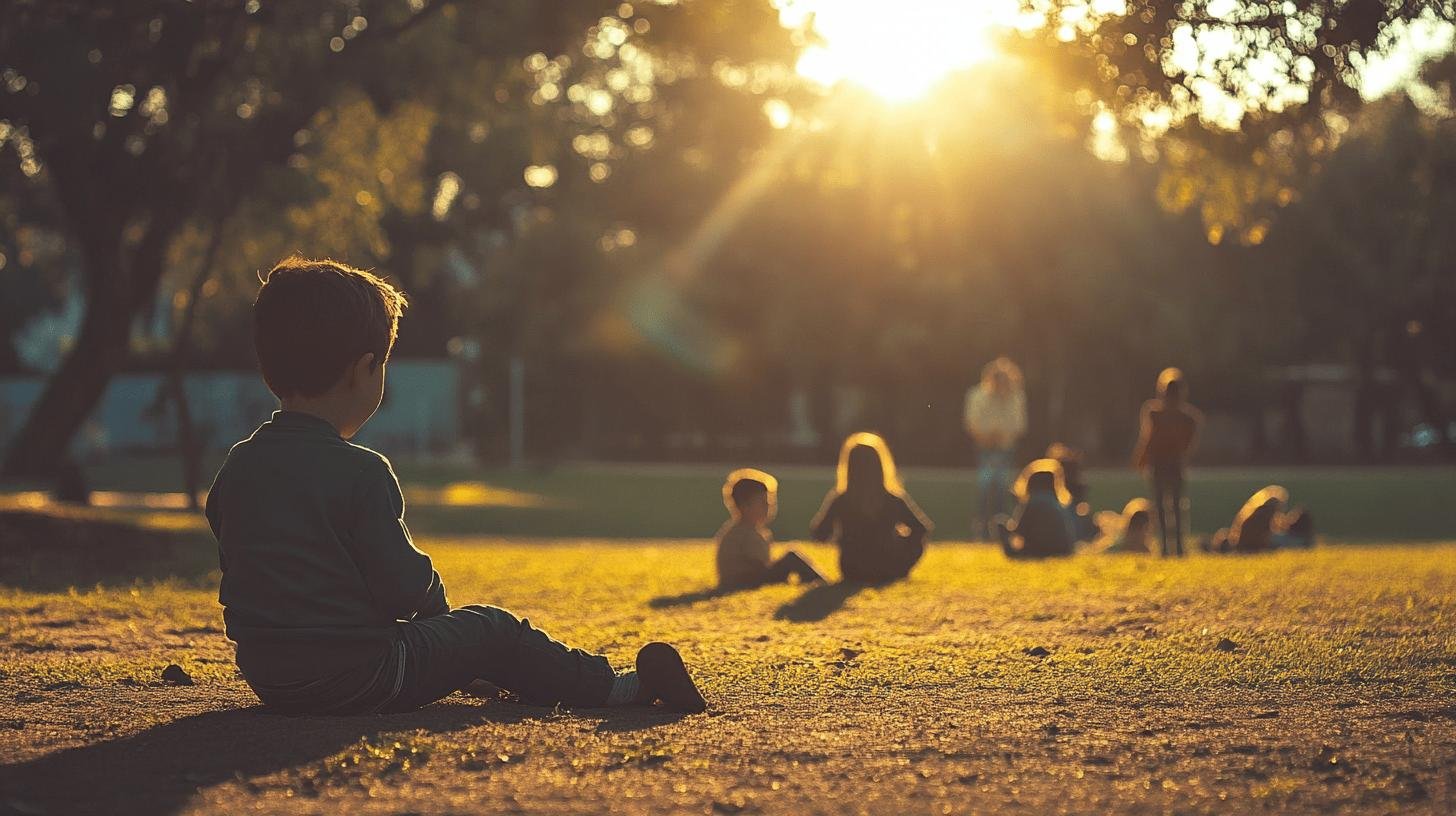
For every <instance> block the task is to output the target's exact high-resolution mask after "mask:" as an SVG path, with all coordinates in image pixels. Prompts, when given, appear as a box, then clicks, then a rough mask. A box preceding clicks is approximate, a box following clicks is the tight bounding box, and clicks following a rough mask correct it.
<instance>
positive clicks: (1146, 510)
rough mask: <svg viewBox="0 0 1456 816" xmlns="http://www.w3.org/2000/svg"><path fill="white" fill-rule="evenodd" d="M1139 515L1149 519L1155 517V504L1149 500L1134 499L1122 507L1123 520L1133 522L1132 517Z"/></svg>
mask: <svg viewBox="0 0 1456 816" xmlns="http://www.w3.org/2000/svg"><path fill="white" fill-rule="evenodd" d="M1138 513H1141V514H1143V515H1144V516H1146V517H1148V518H1152V515H1153V503H1152V502H1150V501H1148V500H1147V499H1132V500H1130V501H1128V503H1127V504H1125V505H1123V506H1122V520H1123V521H1132V517H1133V516H1135V515H1137V514H1138Z"/></svg>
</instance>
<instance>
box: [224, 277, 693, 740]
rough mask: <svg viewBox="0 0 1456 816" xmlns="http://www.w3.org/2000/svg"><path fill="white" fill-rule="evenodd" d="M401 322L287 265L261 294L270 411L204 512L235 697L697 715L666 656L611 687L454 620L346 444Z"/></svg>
mask: <svg viewBox="0 0 1456 816" xmlns="http://www.w3.org/2000/svg"><path fill="white" fill-rule="evenodd" d="M404 305H405V298H404V295H402V294H401V293H400V292H399V291H398V290H396V289H395V288H394V287H393V286H391V285H390V284H388V283H386V282H385V281H384V280H382V279H380V278H378V277H376V276H375V275H372V274H370V273H369V272H364V271H361V270H358V269H353V268H351V267H348V266H345V265H343V264H339V263H335V262H333V261H311V260H305V259H303V258H297V257H293V258H288V259H286V260H284V261H282V262H280V263H279V264H278V265H277V266H275V267H274V268H273V269H272V271H270V272H269V273H268V276H267V278H266V280H265V281H264V282H263V286H262V288H261V289H260V290H259V292H258V298H257V301H256V302H255V303H254V305H253V318H254V329H255V342H256V347H257V353H258V363H259V366H260V368H261V369H262V373H263V379H264V381H265V382H267V384H268V388H269V389H270V390H271V391H272V392H273V393H274V395H276V396H277V397H278V399H279V400H280V401H281V403H282V410H280V411H276V412H274V414H273V417H272V419H270V420H269V421H267V422H265V423H263V425H262V426H261V427H259V428H258V430H257V431H255V432H254V433H253V435H252V436H250V437H248V438H247V439H245V440H243V441H242V442H239V443H238V444H237V445H235V446H233V449H232V450H231V451H230V452H229V453H228V457H227V460H226V461H225V462H224V463H223V466H222V469H221V470H220V471H218V474H217V478H216V480H215V481H214V482H213V485H212V491H211V493H210V494H209V495H208V498H207V520H208V523H209V524H210V525H211V527H212V531H213V534H214V535H215V536H216V537H217V541H218V553H219V562H220V566H221V569H222V584H221V587H220V589H219V591H218V601H219V602H220V603H221V604H222V606H223V619H224V621H225V622H226V624H227V635H228V638H229V639H231V640H232V641H234V643H236V645H237V663H238V669H239V670H240V671H241V672H242V675H243V679H244V680H246V681H247V683H248V685H249V686H250V687H252V689H253V691H254V692H255V693H256V694H257V695H258V699H259V700H261V701H262V702H263V703H264V704H265V705H267V706H269V707H270V708H273V709H275V710H277V711H280V712H282V713H288V714H346V713H362V712H381V711H405V710H409V709H413V708H417V707H419V706H423V705H426V704H428V703H431V702H434V701H435V700H438V699H440V698H442V697H444V696H446V695H448V694H450V693H451V692H453V691H457V690H460V689H463V688H465V687H467V686H470V685H472V684H474V683H475V681H477V680H484V681H487V682H489V683H491V684H494V685H496V686H498V687H500V688H502V689H505V690H507V691H511V692H514V693H515V694H517V695H519V696H520V697H521V698H522V699H523V700H525V701H526V702H528V703H533V704H540V705H556V704H562V705H577V706H613V705H624V704H651V703H653V702H655V701H658V700H660V701H662V702H663V703H664V704H666V705H667V706H668V707H670V708H673V709H677V710H681V711H701V710H703V709H704V708H705V706H706V704H705V703H704V701H703V698H702V695H700V694H699V693H698V690H697V688H696V687H695V686H694V684H693V681H692V679H691V678H690V677H689V675H688V672H687V669H686V668H684V666H683V663H682V658H681V657H680V656H679V655H678V652H677V650H676V649H674V648H673V647H671V646H669V645H667V644H665V643H649V644H647V645H646V646H644V647H642V650H641V651H640V652H638V654H637V670H636V671H635V672H634V671H627V672H617V671H614V670H613V669H612V666H611V665H610V664H609V663H608V662H607V659H606V658H605V657H602V656H600V655H593V654H589V653H587V652H584V651H582V650H580V649H572V648H568V647H566V646H564V645H562V644H561V643H558V642H557V641H555V640H552V639H551V638H550V637H548V636H547V635H546V634H545V633H543V632H541V631H540V630H538V629H536V628H534V627H532V626H531V624H530V622H528V621H526V620H523V619H521V618H518V617H516V616H515V615H512V614H511V613H510V612H507V611H505V610H504V609H498V608H496V607H493V606H473V605H472V606H462V607H456V608H451V606H450V604H449V603H448V602H447V601H446V597H445V587H444V585H443V584H442V583H441V582H440V576H439V574H438V573H437V572H435V569H434V566H433V564H432V563H431V562H430V557H429V556H428V555H426V554H424V553H423V552H421V551H420V550H418V549H416V548H415V546H414V543H413V542H412V541H411V540H410V534H409V529H408V528H407V527H406V526H405V523H404V500H403V497H402V496H401V493H400V489H399V482H398V481H397V480H396V479H395V476H394V471H393V469H392V468H391V467H390V465H389V460H388V459H385V458H384V457H383V456H381V455H379V454H378V453H375V452H374V451H372V450H370V449H368V448H365V447H361V446H359V445H355V444H352V443H350V442H349V441H348V440H349V439H350V438H352V437H353V436H354V434H355V433H356V432H357V431H358V430H359V428H360V426H362V425H363V424H364V423H365V422H367V421H368V420H369V418H370V417H371V416H373V414H374V412H375V410H377V409H378V408H379V403H380V400H381V399H382V397H383V395H384V376H385V363H386V362H387V361H388V359H389V352H390V350H391V349H392V348H393V346H394V339H395V335H396V330H397V325H398V319H399V315H400V312H401V311H402V309H403V307H404Z"/></svg>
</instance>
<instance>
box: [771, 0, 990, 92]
mask: <svg viewBox="0 0 1456 816" xmlns="http://www.w3.org/2000/svg"><path fill="white" fill-rule="evenodd" d="M1018 11H1019V5H1018V3H1017V2H1016V0H878V1H877V0H781V2H780V19H781V20H782V21H783V23H784V25H785V26H788V27H790V28H799V27H802V26H805V25H806V24H807V25H812V28H813V31H814V32H815V33H816V34H817V35H818V37H819V38H820V39H822V42H821V43H815V44H813V45H810V46H808V47H807V48H805V49H804V51H803V52H802V54H801V55H800V57H799V62H798V66H797V67H798V71H799V73H800V74H801V75H803V76H804V77H806V78H808V79H811V80H813V81H815V82H818V83H820V84H822V85H824V86H826V87H831V86H834V85H836V84H838V83H840V82H847V83H850V84H853V85H857V86H859V87H862V88H865V89H866V90H868V91H870V92H872V93H874V94H875V95H877V96H879V97H880V98H882V99H884V100H886V101H890V102H906V101H910V100H913V99H916V98H919V97H920V96H922V95H924V94H925V93H926V92H927V91H929V90H930V89H931V88H932V87H934V86H935V84H936V83H938V82H939V81H940V80H941V79H942V78H943V77H945V76H946V75H947V74H950V73H952V72H954V71H958V70H961V69H964V68H969V67H971V66H973V65H977V64H979V63H983V62H986V61H987V60H990V59H993V58H995V57H996V56H997V50H996V45H995V36H996V32H997V31H998V30H1002V29H1005V28H1008V27H1011V26H1014V25H1015V24H1016V22H1017V14H1018Z"/></svg>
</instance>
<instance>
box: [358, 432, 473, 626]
mask: <svg viewBox="0 0 1456 816" xmlns="http://www.w3.org/2000/svg"><path fill="white" fill-rule="evenodd" d="M357 479H358V481H357V483H356V484H355V488H354V496H353V504H352V506H351V508H350V509H351V513H352V518H351V528H350V536H349V543H350V545H351V547H352V549H353V555H354V562H355V563H356V564H357V565H358V566H359V571H360V572H361V573H362V574H363V576H364V584H365V586H367V587H368V588H369V594H370V595H371V596H373V598H374V603H375V605H376V606H378V607H379V611H380V612H382V613H384V614H385V615H386V616H388V617H390V618H393V619H394V620H408V619H410V618H415V617H432V616H434V615H440V614H444V613H445V612H448V611H450V606H449V603H448V601H447V599H446V597H445V585H444V584H443V583H441V581H440V574H439V573H438V572H436V571H435V567H434V564H433V563H431V562H430V557H429V556H428V555H425V554H424V553H423V552H420V551H419V549H417V548H416V547H415V545H414V541H413V540H412V539H411V538H410V534H409V528H408V527H406V526H405V523H404V495H403V494H402V493H401V492H400V490H399V480H398V479H396V478H395V476H394V471H393V470H392V469H391V468H390V467H389V463H388V462H386V461H384V460H383V459H376V460H374V461H372V462H370V463H369V464H368V465H366V466H365V467H364V468H363V470H362V471H361V472H360V473H359V475H358V477H357Z"/></svg>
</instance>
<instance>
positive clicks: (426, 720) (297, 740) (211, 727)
mask: <svg viewBox="0 0 1456 816" xmlns="http://www.w3.org/2000/svg"><path fill="white" fill-rule="evenodd" d="M552 715H553V709H550V708H539V707H534V706H524V705H516V704H512V703H507V702H499V701H490V702H487V703H485V704H478V703H477V704H471V703H465V702H440V703H435V704H433V705H429V706H425V707H424V708H422V709H420V710H418V711H413V712H409V713H406V714H388V715H378V716H369V715H361V716H351V717H350V716H342V717H285V716H281V715H277V714H269V713H267V712H266V710H265V709H263V708H262V707H261V706H252V707H249V708H241V709H230V710H225V711H209V712H206V713H204V714H194V715H192V716H189V717H181V718H178V719H176V720H173V721H171V722H169V723H165V724H162V725H158V726H155V727H152V728H148V729H146V730H145V731H141V732H139V733H136V734H133V735H131V736H127V737H122V738H119V739H114V740H110V741H108V742H101V743H97V744H93V745H85V746H81V747H79V748H69V749H66V750H62V751H57V752H55V753H52V754H48V755H46V756H42V757H38V758H36V759H32V760H30V761H27V762H16V763H12V764H5V765H0V791H4V795H5V800H4V801H3V802H0V812H8V810H9V809H14V810H16V811H19V812H36V813H106V814H111V813H152V814H172V813H177V812H179V811H181V810H183V809H184V808H185V807H186V806H187V804H188V803H189V802H190V801H191V800H192V798H193V797H194V796H195V795H196V794H197V792H198V791H199V790H200V789H203V788H208V787H212V786H214V785H219V784H222V783H224V782H227V781H229V780H233V779H240V780H246V779H252V778H256V777H260V776H267V775H270V774H273V773H277V772H279V771H283V770H286V769H289V768H303V769H307V768H308V767H309V766H310V765H314V764H317V763H319V762H320V761H321V760H323V759H326V758H328V757H331V756H333V755H335V754H337V753H339V752H341V751H343V750H345V749H347V748H348V747H349V746H351V745H357V744H358V743H359V742H360V740H370V741H374V740H377V739H378V738H379V737H380V735H382V734H386V733H393V732H400V731H414V730H424V731H427V732H431V733H436V734H447V733H451V732H455V731H461V730H464V729H467V728H470V727H472V726H476V725H480V724H483V723H502V724H508V725H509V724H516V723H521V722H525V721H528V720H537V719H541V718H545V717H549V716H552ZM580 716H582V717H584V718H591V717H595V716H601V717H604V720H603V722H602V724H601V725H600V726H598V730H611V731H631V730H636V729H640V728H650V727H653V726H656V725H662V724H665V723H667V722H671V721H673V719H675V718H676V715H667V714H663V713H659V712H658V711H657V710H656V709H647V710H642V711H636V712H626V713H625V714H622V713H619V712H618V711H617V710H613V711H611V712H610V713H607V712H604V711H598V710H583V711H581V712H580ZM618 720H621V722H618ZM320 801H326V800H322V799H321V800H320Z"/></svg>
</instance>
